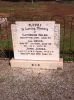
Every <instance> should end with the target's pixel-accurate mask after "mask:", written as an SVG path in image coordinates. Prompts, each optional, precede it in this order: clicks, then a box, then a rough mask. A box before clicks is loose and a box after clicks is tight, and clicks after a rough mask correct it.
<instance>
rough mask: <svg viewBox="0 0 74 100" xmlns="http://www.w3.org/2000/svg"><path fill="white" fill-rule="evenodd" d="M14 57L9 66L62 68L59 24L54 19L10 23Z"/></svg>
mask: <svg viewBox="0 0 74 100" xmlns="http://www.w3.org/2000/svg"><path fill="white" fill-rule="evenodd" d="M11 32H12V41H13V50H14V59H12V60H11V61H10V63H11V67H24V68H43V69H56V68H57V67H60V68H63V59H60V24H56V23H55V21H16V22H15V24H12V25H11Z"/></svg>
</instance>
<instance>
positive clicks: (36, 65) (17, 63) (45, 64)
mask: <svg viewBox="0 0 74 100" xmlns="http://www.w3.org/2000/svg"><path fill="white" fill-rule="evenodd" d="M10 64H11V67H20V68H28V69H57V68H61V69H63V59H62V58H60V60H59V61H34V60H31V61H28V60H16V59H11V60H10Z"/></svg>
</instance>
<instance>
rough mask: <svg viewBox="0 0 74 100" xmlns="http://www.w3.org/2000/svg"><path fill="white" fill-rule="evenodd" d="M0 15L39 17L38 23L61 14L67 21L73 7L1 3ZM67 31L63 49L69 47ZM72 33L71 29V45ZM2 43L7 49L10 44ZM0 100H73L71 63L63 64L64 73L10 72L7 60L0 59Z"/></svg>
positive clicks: (73, 74)
mask: <svg viewBox="0 0 74 100" xmlns="http://www.w3.org/2000/svg"><path fill="white" fill-rule="evenodd" d="M20 12H21V13H20ZM0 15H4V16H8V15H10V16H11V15H12V16H13V17H14V16H15V17H16V18H17V19H20V20H21V18H22V20H23V19H24V18H25V19H24V20H33V18H34V20H36V17H38V16H40V17H39V19H38V20H41V19H42V18H43V19H45V20H48V18H49V16H53V15H60V16H64V17H65V18H67V20H70V17H71V16H74V4H66V3H64V4H63V3H62V4H59V3H54V2H53V3H48V2H47V3H43V2H40V3H35V4H34V5H32V4H31V3H17V2H15V3H10V2H7V3H6V2H1V3H0ZM24 15H25V17H24ZM43 19H42V20H43ZM49 19H50V18H49ZM66 27H67V28H66V29H68V27H69V24H67V26H66ZM66 31H67V32H66V33H68V34H69V35H68V34H66V40H65V43H66V44H67V45H66V46H65V49H67V48H68V46H69V45H70V40H68V39H69V38H70V33H69V30H66ZM73 33H74V30H73V31H72V46H73V45H74V34H73ZM4 41H5V40H3V41H1V42H0V43H1V45H2V44H3V46H4V45H5V47H7V48H8V47H9V46H10V45H11V44H10V45H8V41H7V40H6V41H7V43H6V42H4ZM68 41H69V42H68ZM73 50H74V46H73ZM73 58H74V57H73ZM0 100H74V62H65V63H64V69H63V70H61V69H58V70H31V69H20V68H13V69H12V68H11V67H10V65H9V60H6V59H5V60H0Z"/></svg>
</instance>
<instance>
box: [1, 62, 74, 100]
mask: <svg viewBox="0 0 74 100" xmlns="http://www.w3.org/2000/svg"><path fill="white" fill-rule="evenodd" d="M0 100H74V63H73V62H72V63H71V62H70V63H69V62H68V63H64V69H63V70H61V69H58V70H37V69H21V68H11V67H10V66H9V60H0Z"/></svg>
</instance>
